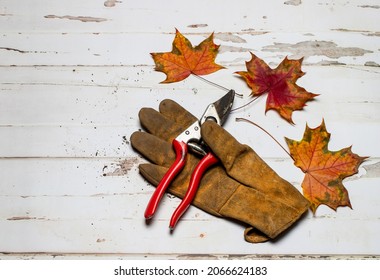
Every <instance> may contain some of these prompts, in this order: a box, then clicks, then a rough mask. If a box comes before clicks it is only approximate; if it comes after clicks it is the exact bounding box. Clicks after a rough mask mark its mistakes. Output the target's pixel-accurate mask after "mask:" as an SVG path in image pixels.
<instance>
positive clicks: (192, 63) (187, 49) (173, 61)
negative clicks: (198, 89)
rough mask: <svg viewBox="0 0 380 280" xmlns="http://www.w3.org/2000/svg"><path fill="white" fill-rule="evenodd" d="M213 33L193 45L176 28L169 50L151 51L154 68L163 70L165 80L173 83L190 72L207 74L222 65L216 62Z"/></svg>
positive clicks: (216, 49)
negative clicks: (196, 44)
mask: <svg viewBox="0 0 380 280" xmlns="http://www.w3.org/2000/svg"><path fill="white" fill-rule="evenodd" d="M213 37H214V34H213V33H212V34H211V35H210V36H209V37H208V38H207V39H205V40H204V41H202V42H201V43H200V44H199V45H198V46H196V47H193V46H192V44H191V43H190V41H189V40H188V39H187V38H186V37H185V36H183V35H182V34H181V33H180V32H179V31H178V30H177V29H176V34H175V38H174V41H173V48H172V51H171V52H164V53H151V55H152V57H153V60H154V62H155V64H156V68H155V70H157V71H160V72H164V73H165V74H166V80H164V81H162V82H161V83H173V82H179V81H181V80H184V79H186V78H187V77H188V76H189V75H190V74H194V75H207V74H211V73H213V72H216V71H218V70H220V69H223V68H224V67H223V66H221V65H218V64H216V63H215V62H214V61H215V57H216V55H217V53H218V48H219V45H216V44H214V41H213Z"/></svg>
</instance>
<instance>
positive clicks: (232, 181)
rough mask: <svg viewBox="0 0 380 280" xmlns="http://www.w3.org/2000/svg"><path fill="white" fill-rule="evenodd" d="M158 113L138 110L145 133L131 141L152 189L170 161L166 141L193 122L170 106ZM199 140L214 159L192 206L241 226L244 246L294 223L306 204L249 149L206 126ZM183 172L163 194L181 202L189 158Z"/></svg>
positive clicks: (193, 162)
mask: <svg viewBox="0 0 380 280" xmlns="http://www.w3.org/2000/svg"><path fill="white" fill-rule="evenodd" d="M159 111H160V112H157V111H155V110H154V109H151V108H142V109H141V110H140V113H139V118H140V122H141V125H142V126H143V127H144V128H145V129H146V130H147V132H140V131H138V132H135V133H133V134H132V136H131V143H132V146H133V148H135V149H136V150H137V151H138V152H140V153H141V154H142V155H143V156H144V157H145V158H147V159H148V160H150V161H151V162H152V163H145V164H141V165H140V166H139V169H140V172H141V174H142V175H143V176H144V177H145V178H146V179H147V180H148V181H149V182H150V183H152V184H153V185H155V186H157V185H158V183H159V182H160V180H161V178H162V177H163V176H164V174H165V173H166V171H167V170H168V168H169V167H170V165H171V164H172V163H173V162H174V160H175V153H174V150H173V148H172V144H171V143H172V140H173V139H174V138H176V137H177V136H178V135H179V134H180V133H181V132H183V131H184V130H185V128H187V127H188V126H189V125H190V124H192V123H193V122H194V121H195V120H196V118H195V117H194V116H193V115H191V114H190V113H189V112H187V111H186V110H185V109H184V108H182V107H181V106H180V105H178V104H177V103H175V102H174V101H172V100H164V101H162V102H161V104H160V107H159ZM201 133H202V139H203V140H204V141H205V143H206V144H207V145H208V146H209V148H210V149H211V150H212V152H213V153H214V154H215V155H216V156H217V157H218V158H219V159H220V164H217V165H216V166H214V167H211V168H210V169H209V170H208V171H206V173H205V174H204V176H203V178H202V180H201V183H200V186H199V189H198V192H197V194H196V196H195V198H194V201H193V203H192V204H193V205H195V206H196V207H198V208H200V209H202V210H204V211H206V212H208V213H210V214H213V215H215V216H218V217H225V218H231V219H235V220H238V221H240V222H243V223H244V224H246V226H247V228H246V230H245V232H244V237H245V240H246V241H248V242H252V243H258V242H264V241H267V240H270V239H274V238H276V237H277V236H278V235H279V234H280V233H282V232H283V231H285V230H286V229H287V228H289V227H290V226H291V225H292V224H293V223H294V222H295V221H297V220H298V219H299V218H300V217H301V216H302V214H303V213H305V212H306V211H307V209H308V207H309V203H308V201H307V200H306V199H305V198H304V197H303V196H302V195H301V193H300V192H299V191H298V190H297V189H296V188H295V187H294V186H292V185H291V184H290V183H289V182H287V181H285V180H284V179H282V178H281V177H280V176H278V175H277V174H276V172H274V171H273V169H271V168H270V167H269V166H268V165H267V164H266V163H265V162H264V161H263V160H262V159H261V158H260V157H259V156H258V155H257V154H256V153H255V152H254V151H253V150H252V149H251V148H250V147H249V146H247V145H243V144H240V143H239V142H238V141H237V140H236V139H235V138H234V137H233V136H231V135H230V134H229V133H228V132H227V131H226V130H224V129H223V128H222V127H220V126H219V125H217V124H216V123H214V122H212V121H206V122H205V123H204V124H203V125H202V128H201ZM187 157H188V158H187V162H186V165H185V168H184V169H183V170H182V172H180V174H179V175H178V176H177V178H176V179H175V180H174V181H173V182H172V184H171V186H170V187H169V188H168V192H170V193H171V194H174V195H175V196H178V197H180V198H182V197H183V196H184V195H185V193H186V190H187V188H188V184H189V181H190V176H191V173H192V171H193V169H194V167H195V165H196V164H197V163H198V162H199V160H200V159H199V158H197V157H196V156H194V155H192V154H191V153H189V154H188V156H187Z"/></svg>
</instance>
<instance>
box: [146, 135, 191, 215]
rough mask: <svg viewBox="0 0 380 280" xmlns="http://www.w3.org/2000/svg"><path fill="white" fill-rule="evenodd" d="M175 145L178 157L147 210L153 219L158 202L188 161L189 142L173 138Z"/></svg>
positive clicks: (158, 187)
mask: <svg viewBox="0 0 380 280" xmlns="http://www.w3.org/2000/svg"><path fill="white" fill-rule="evenodd" d="M172 144H173V147H174V150H175V153H176V159H175V161H174V163H173V164H172V166H170V168H169V170H168V171H167V172H166V174H165V175H164V177H163V178H162V179H161V181H160V183H159V184H158V186H157V187H156V190H155V191H154V193H153V195H152V197H151V198H150V201H149V203H148V206H147V207H146V210H145V218H146V219H151V218H152V217H153V215H154V213H155V212H156V210H157V207H158V204H159V203H160V201H161V198H162V196H163V195H164V193H165V190H166V189H167V188H168V187H169V185H170V183H171V182H172V181H173V180H174V178H175V177H176V176H177V174H178V173H179V172H180V171H181V170H182V169H183V167H184V166H185V163H186V154H187V144H186V143H185V142H183V141H178V140H176V139H174V140H173V143H172Z"/></svg>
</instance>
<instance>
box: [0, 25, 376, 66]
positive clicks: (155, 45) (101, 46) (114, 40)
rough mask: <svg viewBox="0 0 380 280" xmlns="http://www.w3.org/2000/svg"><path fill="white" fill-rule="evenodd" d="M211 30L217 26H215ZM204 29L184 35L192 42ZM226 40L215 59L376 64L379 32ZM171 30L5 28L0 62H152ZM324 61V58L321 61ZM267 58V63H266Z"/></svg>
mask: <svg viewBox="0 0 380 280" xmlns="http://www.w3.org/2000/svg"><path fill="white" fill-rule="evenodd" d="M216 31H217V30H216ZM210 34H211V32H210V33H201V34H186V33H184V35H185V36H187V37H188V38H189V40H191V42H192V43H193V45H197V44H199V43H200V42H201V41H202V40H204V38H205V37H208V36H209V35H210ZM234 36H238V37H239V38H240V39H239V40H237V42H236V40H235V39H231V38H229V37H231V35H228V34H226V33H216V35H215V37H216V38H215V42H216V43H217V44H220V45H221V47H220V52H219V54H218V57H217V62H219V63H221V64H223V65H225V66H228V65H231V64H232V65H233V64H236V63H239V65H241V64H243V65H244V61H245V60H248V59H250V55H249V51H253V52H254V53H255V54H257V55H258V56H259V57H261V58H262V59H264V60H266V61H268V60H269V62H270V61H275V63H279V62H280V61H281V60H282V59H283V58H284V57H285V56H286V55H289V56H292V55H293V56H296V57H297V58H299V57H302V56H305V63H308V64H311V63H313V64H316V63H317V64H325V63H329V62H330V63H334V64H349V65H361V66H363V65H365V64H368V63H372V64H374V65H379V64H380V61H379V58H378V57H379V56H378V54H379V49H378V48H377V46H378V45H379V41H380V37H379V36H370V35H369V34H366V33H364V34H363V33H360V32H350V31H344V32H341V31H330V32H325V33H318V32H316V33H307V34H305V33H297V32H290V31H289V32H286V33H279V32H277V33H265V34H260V35H256V34H255V33H254V32H253V34H250V33H247V34H241V35H240V34H239V35H234ZM233 38H234V37H233ZM173 39H174V29H173V30H172V32H171V33H165V34H159V33H148V34H147V33H137V34H134V33H132V34H131V33H127V34H123V33H116V34H113V33H105V34H92V33H91V34H87V33H86V34H81V33H78V34H77V33H70V34H56V33H52V34H50V33H48V34H45V33H43V34H40V33H38V34H30V35H28V36H25V35H24V34H22V33H21V34H19V33H6V34H4V36H3V37H2V44H1V46H0V64H1V65H72V66H76V65H116V66H118V65H146V64H147V65H152V64H153V61H152V59H151V57H150V55H149V54H150V53H152V52H167V51H171V44H172V41H173ZM326 61H327V62H326ZM269 62H268V63H269Z"/></svg>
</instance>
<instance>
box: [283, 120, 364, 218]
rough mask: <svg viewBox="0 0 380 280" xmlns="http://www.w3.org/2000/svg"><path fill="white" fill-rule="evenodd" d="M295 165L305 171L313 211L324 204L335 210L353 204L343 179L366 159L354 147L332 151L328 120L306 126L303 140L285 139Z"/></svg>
mask: <svg viewBox="0 0 380 280" xmlns="http://www.w3.org/2000/svg"><path fill="white" fill-rule="evenodd" d="M285 140H286V143H287V144H288V147H289V150H290V154H291V156H292V158H293V159H294V164H295V165H296V166H297V167H299V168H300V169H301V170H302V171H303V172H304V173H305V178H304V180H303V182H302V189H303V194H304V196H305V197H306V198H307V199H308V200H309V201H310V202H311V210H312V211H313V213H315V211H316V209H317V207H318V206H319V205H321V204H325V205H327V206H329V207H330V208H332V209H334V210H336V209H337V207H339V206H349V207H351V203H350V199H349V196H348V192H347V189H346V188H345V187H344V186H343V183H342V180H343V179H344V178H346V177H348V176H351V175H353V174H355V173H357V172H358V167H359V165H360V164H361V163H362V162H363V161H364V160H365V159H366V157H360V156H358V155H357V154H354V153H352V152H351V147H348V148H344V149H341V150H339V151H329V150H328V143H329V140H330V133H328V132H327V130H326V126H325V123H324V122H322V124H321V125H320V126H318V127H316V128H314V129H310V128H309V127H308V126H306V129H305V133H304V135H303V138H302V140H301V141H295V140H291V139H288V138H285Z"/></svg>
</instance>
